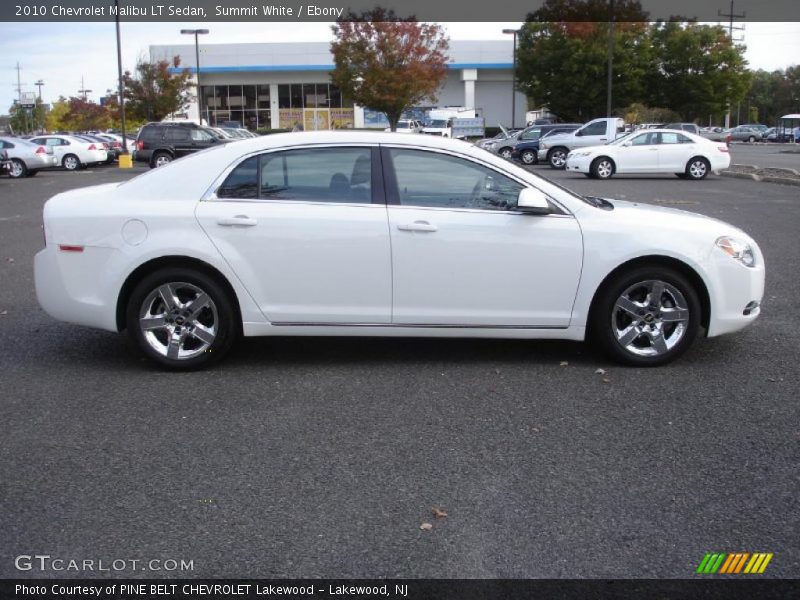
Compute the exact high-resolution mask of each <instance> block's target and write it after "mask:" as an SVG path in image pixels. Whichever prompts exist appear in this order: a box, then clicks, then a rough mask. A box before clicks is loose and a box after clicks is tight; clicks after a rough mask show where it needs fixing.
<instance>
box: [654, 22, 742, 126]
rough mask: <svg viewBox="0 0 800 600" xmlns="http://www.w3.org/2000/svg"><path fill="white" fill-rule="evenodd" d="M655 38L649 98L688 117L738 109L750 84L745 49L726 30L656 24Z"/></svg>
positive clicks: (678, 23)
mask: <svg viewBox="0 0 800 600" xmlns="http://www.w3.org/2000/svg"><path fill="white" fill-rule="evenodd" d="M650 40H651V44H652V49H653V55H654V57H655V60H656V64H657V68H656V69H655V70H653V71H652V72H650V73H648V74H647V76H646V77H645V89H646V90H648V94H647V96H646V100H647V101H648V103H649V104H650V105H654V106H666V107H669V108H671V109H672V110H674V111H676V112H678V113H680V114H681V115H683V118H684V119H687V120H693V119H706V118H708V117H709V116H710V115H720V114H722V113H724V112H725V111H726V110H727V107H728V103H729V102H730V104H731V105H732V106H734V107H735V106H736V103H737V102H739V101H741V100H742V98H743V97H744V94H745V92H746V91H747V90H748V88H749V86H750V72H749V71H748V69H747V62H746V61H745V58H744V50H745V48H744V47H742V46H737V45H735V44H733V43H732V42H731V40H730V38H729V37H728V34H727V32H726V31H725V29H724V28H722V27H720V26H718V25H699V24H697V23H680V22H676V21H670V22H657V23H654V24H653V25H652V27H651V31H650Z"/></svg>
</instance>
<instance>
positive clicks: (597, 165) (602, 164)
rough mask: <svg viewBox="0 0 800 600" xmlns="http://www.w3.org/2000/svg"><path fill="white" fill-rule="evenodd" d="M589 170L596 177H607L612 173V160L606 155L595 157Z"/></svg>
mask: <svg viewBox="0 0 800 600" xmlns="http://www.w3.org/2000/svg"><path fill="white" fill-rule="evenodd" d="M591 171H592V175H594V176H595V177H596V178H597V179H608V178H610V177H611V176H612V175H613V174H614V161H613V160H611V159H610V158H608V157H606V156H601V157H600V158H596V159H594V161H593V162H592V167H591Z"/></svg>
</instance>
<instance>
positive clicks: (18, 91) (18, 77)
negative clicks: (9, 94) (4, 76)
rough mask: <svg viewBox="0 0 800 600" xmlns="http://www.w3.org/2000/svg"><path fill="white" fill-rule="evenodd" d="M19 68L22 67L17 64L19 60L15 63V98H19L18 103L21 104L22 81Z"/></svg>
mask: <svg viewBox="0 0 800 600" xmlns="http://www.w3.org/2000/svg"><path fill="white" fill-rule="evenodd" d="M20 69H22V67H20V66H19V62H18V63H17V100H19V102H20V104H22V82H21V81H20V75H19V72H20Z"/></svg>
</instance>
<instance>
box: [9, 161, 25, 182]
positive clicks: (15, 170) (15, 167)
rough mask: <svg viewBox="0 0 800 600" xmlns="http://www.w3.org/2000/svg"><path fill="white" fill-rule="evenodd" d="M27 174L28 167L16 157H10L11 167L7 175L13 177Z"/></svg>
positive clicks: (16, 177) (17, 177)
mask: <svg viewBox="0 0 800 600" xmlns="http://www.w3.org/2000/svg"><path fill="white" fill-rule="evenodd" d="M27 174H28V167H27V166H26V165H25V163H24V162H22V161H21V160H20V159H18V158H12V159H11V169H10V170H9V171H8V176H9V177H12V178H14V179H19V178H20V177H25V176H26V175H27Z"/></svg>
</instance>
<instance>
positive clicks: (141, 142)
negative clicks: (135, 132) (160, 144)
mask: <svg viewBox="0 0 800 600" xmlns="http://www.w3.org/2000/svg"><path fill="white" fill-rule="evenodd" d="M136 149H137V150H144V140H136Z"/></svg>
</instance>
